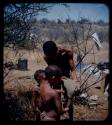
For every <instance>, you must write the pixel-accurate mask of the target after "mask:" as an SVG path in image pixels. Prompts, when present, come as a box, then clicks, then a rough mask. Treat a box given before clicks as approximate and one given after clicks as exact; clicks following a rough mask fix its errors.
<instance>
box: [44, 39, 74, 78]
mask: <svg viewBox="0 0 112 125" xmlns="http://www.w3.org/2000/svg"><path fill="white" fill-rule="evenodd" d="M43 51H44V54H45V55H44V59H45V61H46V62H47V64H48V65H57V66H58V67H60V68H61V70H62V72H63V76H66V77H68V78H70V77H71V78H72V79H75V80H76V70H75V66H74V61H73V52H72V51H70V50H65V49H60V48H59V47H57V46H56V44H55V43H54V42H53V41H47V42H45V43H44V44H43Z"/></svg>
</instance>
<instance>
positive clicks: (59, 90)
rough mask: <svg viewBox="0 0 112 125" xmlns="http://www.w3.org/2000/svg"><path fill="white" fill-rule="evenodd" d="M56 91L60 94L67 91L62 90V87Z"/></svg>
mask: <svg viewBox="0 0 112 125" xmlns="http://www.w3.org/2000/svg"><path fill="white" fill-rule="evenodd" d="M56 92H58V94H60V93H65V91H64V90H62V89H56Z"/></svg>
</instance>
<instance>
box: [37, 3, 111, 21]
mask: <svg viewBox="0 0 112 125" xmlns="http://www.w3.org/2000/svg"><path fill="white" fill-rule="evenodd" d="M68 5H69V7H68V8H66V7H65V6H63V5H60V4H56V5H54V6H53V7H52V8H51V9H50V10H49V13H41V15H38V17H37V19H42V18H47V19H49V20H57V19H61V20H62V21H65V20H66V19H67V18H68V17H69V18H70V19H72V20H75V21H77V20H80V17H84V18H87V19H90V20H91V21H98V20H100V19H101V20H103V21H104V22H107V23H108V22H109V8H108V6H107V5H105V4H98V3H97V4H89V3H88V4H87V3H68Z"/></svg>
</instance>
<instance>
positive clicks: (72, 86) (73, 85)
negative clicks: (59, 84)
mask: <svg viewBox="0 0 112 125" xmlns="http://www.w3.org/2000/svg"><path fill="white" fill-rule="evenodd" d="M62 80H63V82H64V86H65V88H66V90H67V95H68V98H69V99H70V98H72V95H73V93H74V92H75V91H77V90H79V89H80V83H79V82H77V81H75V80H72V79H69V78H67V79H62Z"/></svg>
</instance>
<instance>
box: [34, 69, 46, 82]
mask: <svg viewBox="0 0 112 125" xmlns="http://www.w3.org/2000/svg"><path fill="white" fill-rule="evenodd" d="M34 79H35V80H36V81H37V82H38V83H39V84H40V81H41V80H42V79H45V71H44V70H42V69H39V70H37V71H36V72H35V73H34Z"/></svg>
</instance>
